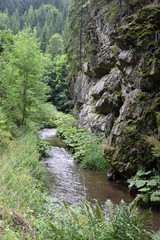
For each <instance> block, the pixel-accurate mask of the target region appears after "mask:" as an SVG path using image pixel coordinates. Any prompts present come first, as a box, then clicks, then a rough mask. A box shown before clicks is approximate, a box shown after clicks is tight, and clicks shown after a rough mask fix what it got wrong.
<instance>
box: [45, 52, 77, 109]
mask: <svg viewBox="0 0 160 240" xmlns="http://www.w3.org/2000/svg"><path fill="white" fill-rule="evenodd" d="M67 75H68V65H67V58H66V55H61V56H57V57H55V58H54V60H53V65H52V71H51V73H50V74H49V77H50V78H49V86H50V87H51V89H52V91H51V97H50V99H49V100H50V101H52V103H53V104H54V106H56V108H57V109H58V110H61V111H64V112H68V111H69V110H70V109H71V108H72V107H73V105H71V104H70V103H71V100H72V98H71V95H70V92H69V90H68V86H67V83H66V78H67Z"/></svg>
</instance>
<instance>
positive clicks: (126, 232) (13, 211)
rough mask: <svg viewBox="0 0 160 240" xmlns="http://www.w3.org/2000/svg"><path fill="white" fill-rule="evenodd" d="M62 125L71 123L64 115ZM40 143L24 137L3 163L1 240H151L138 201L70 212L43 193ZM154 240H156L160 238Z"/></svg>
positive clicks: (87, 205)
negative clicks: (140, 213) (137, 204)
mask: <svg viewBox="0 0 160 240" xmlns="http://www.w3.org/2000/svg"><path fill="white" fill-rule="evenodd" d="M64 119H66V120H68V123H66V125H69V119H70V120H73V119H72V118H71V116H70V117H68V116H67V117H66V116H64V115H63V120H64ZM61 121H62V118H61ZM57 122H58V119H57ZM59 122H60V120H59ZM38 142H39V140H38ZM38 142H37V138H36V136H35V135H34V134H33V133H31V132H28V133H27V132H25V133H24V134H23V135H22V136H21V137H20V138H19V139H18V140H17V141H14V142H12V144H10V146H9V147H8V149H7V151H6V152H5V154H4V155H3V156H2V157H1V161H0V175H1V179H0V206H1V208H0V218H1V220H0V229H1V231H0V239H2V240H10V239H15V240H17V239H18V240H20V239H26V240H30V239H35V240H40V239H41V240H43V239H47V240H52V239H65V240H67V239H68V240H70V239H75V240H81V239H84V240H89V239H95V240H110V239H114V240H120V239H122V240H125V239H126V240H132V239H134V240H141V239H143V240H147V239H149V236H150V239H152V238H151V237H152V234H151V233H149V232H147V231H146V230H145V229H144V223H145V220H146V216H147V214H145V215H141V216H140V215H139V214H138V209H137V208H136V201H134V202H133V203H131V204H129V205H128V204H125V203H124V202H121V204H120V205H119V206H118V205H117V206H116V207H115V206H114V205H113V204H112V203H111V201H108V202H107V203H106V209H105V211H102V210H101V209H100V206H99V205H98V203H97V201H95V203H94V205H92V204H91V203H89V202H87V201H86V200H84V207H80V206H79V205H71V206H68V205H67V203H66V202H65V201H62V200H60V199H58V198H54V197H52V196H50V195H48V193H46V192H44V190H47V189H46V188H44V187H43V186H44V183H45V181H46V178H45V175H46V173H45V172H44V169H43V167H42V166H41V165H40V164H39V153H38V150H37V147H38V145H37V144H39V143H38ZM153 236H154V239H156V240H157V237H156V236H158V233H157V235H156V234H154V235H153Z"/></svg>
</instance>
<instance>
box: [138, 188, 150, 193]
mask: <svg viewBox="0 0 160 240" xmlns="http://www.w3.org/2000/svg"><path fill="white" fill-rule="evenodd" d="M149 190H150V188H148V187H143V188H140V189H139V191H140V192H147V191H149Z"/></svg>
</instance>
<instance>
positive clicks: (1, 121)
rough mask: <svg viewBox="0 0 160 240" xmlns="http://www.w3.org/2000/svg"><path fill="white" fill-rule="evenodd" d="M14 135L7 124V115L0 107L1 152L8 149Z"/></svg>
mask: <svg viewBox="0 0 160 240" xmlns="http://www.w3.org/2000/svg"><path fill="white" fill-rule="evenodd" d="M12 138H13V137H12V134H11V132H10V130H9V126H8V123H7V118H6V116H5V114H4V113H3V112H2V109H1V107H0V152H1V153H2V150H3V149H4V148H6V147H7V145H8V144H9V143H10V141H11V139H12Z"/></svg>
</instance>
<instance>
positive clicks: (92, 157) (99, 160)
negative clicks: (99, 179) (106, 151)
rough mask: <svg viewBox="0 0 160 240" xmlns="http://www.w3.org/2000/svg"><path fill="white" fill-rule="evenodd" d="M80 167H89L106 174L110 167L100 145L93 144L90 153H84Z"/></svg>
mask: <svg viewBox="0 0 160 240" xmlns="http://www.w3.org/2000/svg"><path fill="white" fill-rule="evenodd" d="M82 167H84V168H86V167H89V168H91V169H93V170H95V171H99V172H101V173H102V172H104V173H107V170H108V169H109V167H110V165H109V163H108V162H107V160H106V159H105V158H104V157H103V154H102V145H101V144H98V143H93V144H92V145H91V148H90V151H89V152H88V153H86V155H85V156H84V159H83V161H82Z"/></svg>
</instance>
